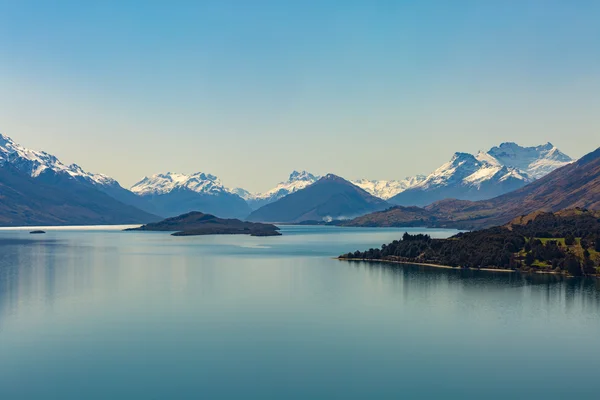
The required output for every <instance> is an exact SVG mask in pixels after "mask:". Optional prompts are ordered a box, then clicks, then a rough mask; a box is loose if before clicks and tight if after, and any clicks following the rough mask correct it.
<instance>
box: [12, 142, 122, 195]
mask: <svg viewBox="0 0 600 400" xmlns="http://www.w3.org/2000/svg"><path fill="white" fill-rule="evenodd" d="M4 163H10V164H11V165H13V166H14V167H15V168H17V169H18V170H19V171H21V172H23V173H25V174H26V175H29V176H31V177H32V178H38V177H40V176H41V175H42V174H44V173H45V172H48V171H52V172H55V173H59V174H66V175H69V176H71V177H73V178H75V179H79V180H85V181H88V182H90V183H93V184H97V185H113V184H115V183H116V181H115V180H114V179H112V178H110V177H108V176H106V175H102V174H92V173H89V172H86V171H84V170H83V169H81V167H80V166H78V165H77V164H71V165H65V164H63V163H62V162H60V160H59V159H58V158H56V157H55V156H53V155H52V154H48V153H46V152H45V151H35V150H30V149H27V148H25V147H23V146H21V145H20V144H18V143H15V142H14V141H13V140H12V139H11V138H9V137H8V136H6V135H3V134H1V133H0V165H2V164H4Z"/></svg>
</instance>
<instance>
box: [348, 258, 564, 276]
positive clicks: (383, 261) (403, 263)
mask: <svg viewBox="0 0 600 400" xmlns="http://www.w3.org/2000/svg"><path fill="white" fill-rule="evenodd" d="M336 259H337V260H340V261H363V262H378V263H386V264H402V265H420V266H424V267H431V268H441V269H454V270H470V271H487V272H511V273H514V272H521V273H523V271H519V270H515V269H506V268H472V267H468V268H463V267H451V266H450V265H441V264H431V263H419V262H409V261H396V260H383V259H379V258H377V259H372V260H367V259H363V258H340V257H336ZM536 273H540V274H554V275H562V274H558V273H556V272H553V271H552V272H551V271H549V272H544V271H536Z"/></svg>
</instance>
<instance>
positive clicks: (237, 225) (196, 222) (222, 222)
mask: <svg viewBox="0 0 600 400" xmlns="http://www.w3.org/2000/svg"><path fill="white" fill-rule="evenodd" d="M125 230H126V231H163V232H175V233H173V234H172V235H173V236H195V235H250V236H279V235H281V233H280V232H279V228H278V227H276V226H275V225H273V224H263V223H259V222H245V221H240V220H239V219H223V218H218V217H215V216H214V215H211V214H204V213H201V212H197V211H193V212H190V213H187V214H183V215H179V216H177V217H172V218H167V219H165V220H163V221H160V222H153V223H150V224H146V225H143V226H140V227H139V228H129V229H125Z"/></svg>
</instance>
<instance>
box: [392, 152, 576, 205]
mask: <svg viewBox="0 0 600 400" xmlns="http://www.w3.org/2000/svg"><path fill="white" fill-rule="evenodd" d="M572 161H573V160H572V159H571V158H570V157H569V156H567V155H566V154H564V153H562V152H561V151H560V150H558V149H557V148H556V147H555V146H554V145H552V144H551V143H547V144H545V145H542V146H536V147H521V146H519V145H517V144H516V143H502V144H501V145H500V146H497V147H493V148H491V149H490V150H489V151H487V152H479V153H478V154H477V155H472V154H469V153H455V154H454V156H453V157H452V159H451V160H450V161H449V162H447V163H445V164H443V165H442V166H440V167H439V168H438V169H436V170H435V171H433V172H432V173H431V174H430V175H428V176H427V177H426V178H425V179H423V180H421V181H420V182H417V183H416V184H415V185H413V186H410V187H408V188H407V189H405V190H404V191H402V192H400V193H398V194H397V195H395V196H393V197H392V198H390V199H389V202H390V203H392V204H397V205H402V206H426V205H428V204H431V203H434V202H435V201H438V200H442V199H448V198H453V199H459V200H472V201H476V200H485V199H490V198H493V197H495V196H499V195H501V194H504V193H508V192H511V191H513V190H516V189H519V188H521V187H523V186H525V185H527V184H528V183H530V182H533V181H534V180H536V179H538V178H541V177H542V176H544V175H546V174H548V173H549V172H551V171H553V170H555V169H557V168H560V167H562V166H564V165H566V164H568V163H570V162H572Z"/></svg>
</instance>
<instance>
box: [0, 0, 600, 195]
mask: <svg viewBox="0 0 600 400" xmlns="http://www.w3.org/2000/svg"><path fill="white" fill-rule="evenodd" d="M598 21H600V1H577V0H574V1H567V0H564V1H556V0H546V1H543V0H539V1H528V0H514V1H510V0H496V1H492V0H489V1H487V0H481V1H458V0H457V1H446V0H439V1H374V0H371V1H351V0H338V1H223V0H221V1H189V2H184V1H179V2H178V1H160V2H158V1H138V2H133V1H27V0H0V132H3V133H5V134H7V135H9V136H11V137H13V139H15V140H16V141H18V142H20V143H22V144H23V145H25V146H28V147H31V148H35V149H43V150H46V151H48V152H50V153H53V154H55V155H57V156H59V157H60V158H61V159H63V160H64V161H65V162H76V163H78V164H79V165H81V166H82V167H84V168H85V169H87V170H90V171H93V172H102V173H106V174H108V175H111V176H113V177H115V178H116V179H118V180H119V181H121V183H122V184H123V185H124V186H129V185H131V184H132V183H134V182H135V181H137V180H139V179H141V178H142V177H143V176H144V175H150V174H153V173H158V172H166V171H178V172H194V171H204V172H210V173H213V174H216V175H218V176H219V177H220V178H221V179H222V180H223V181H224V183H225V184H227V185H229V186H243V187H245V188H247V189H250V190H264V189H268V188H270V187H272V186H273V185H274V184H275V183H276V182H278V181H281V180H283V179H285V178H286V176H287V175H288V174H289V172H290V171H291V170H293V169H307V170H309V171H312V172H314V173H317V174H323V173H327V172H333V173H337V174H339V175H342V176H344V177H347V178H352V179H354V178H369V179H400V178H403V177H405V176H408V175H414V174H416V173H429V172H431V170H433V169H434V168H436V167H437V166H439V165H440V164H441V163H443V162H445V161H447V160H448V159H449V157H450V156H451V155H452V153H453V152H454V151H469V152H475V151H477V150H479V149H487V148H489V147H491V146H493V145H496V144H499V143H500V142H503V141H516V142H518V143H521V144H523V145H534V144H541V143H545V142H547V141H551V142H553V143H554V144H556V145H557V146H558V147H559V148H561V149H562V150H563V151H565V152H566V153H568V154H569V155H571V156H573V157H579V156H581V155H583V154H585V153H586V152H588V151H590V150H592V149H593V148H596V147H597V146H599V145H600V140H599V138H600V118H599V114H600V95H599V93H600V45H599V43H600V23H599V22H598Z"/></svg>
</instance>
